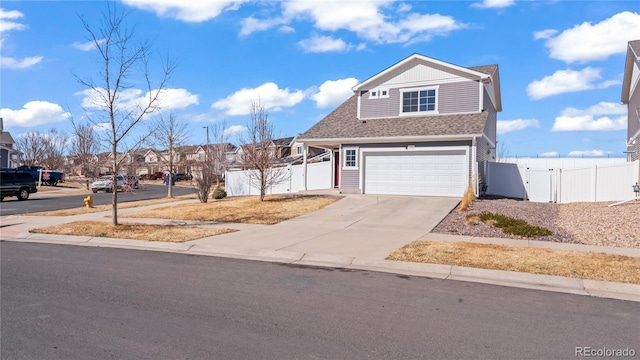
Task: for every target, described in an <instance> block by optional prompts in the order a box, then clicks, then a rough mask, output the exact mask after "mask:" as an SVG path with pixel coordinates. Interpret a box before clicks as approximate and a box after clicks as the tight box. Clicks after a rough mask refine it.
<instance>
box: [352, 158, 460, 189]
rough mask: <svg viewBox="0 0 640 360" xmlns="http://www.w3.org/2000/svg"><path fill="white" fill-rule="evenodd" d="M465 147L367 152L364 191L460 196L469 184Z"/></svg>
mask: <svg viewBox="0 0 640 360" xmlns="http://www.w3.org/2000/svg"><path fill="white" fill-rule="evenodd" d="M468 164H469V163H468V161H467V156H466V154H465V152H464V151H462V150H460V151H429V152H417V153H416V152H411V153H394V152H392V153H365V156H364V192H365V194H389V195H423V196H453V197H461V196H462V194H463V193H464V191H465V189H466V188H467V186H468V182H469V176H468V166H469V165H468Z"/></svg>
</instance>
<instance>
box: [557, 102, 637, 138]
mask: <svg viewBox="0 0 640 360" xmlns="http://www.w3.org/2000/svg"><path fill="white" fill-rule="evenodd" d="M626 113H627V110H626V107H625V106H623V105H620V104H617V103H610V102H601V103H598V104H596V105H593V106H590V107H589V108H587V109H583V110H581V109H576V108H571V107H569V108H566V109H564V110H562V112H561V113H560V116H558V117H556V119H555V122H554V123H553V127H552V128H551V131H614V130H624V129H626V128H627V115H626Z"/></svg>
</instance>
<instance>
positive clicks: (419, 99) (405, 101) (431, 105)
mask: <svg viewBox="0 0 640 360" xmlns="http://www.w3.org/2000/svg"><path fill="white" fill-rule="evenodd" d="M437 98H438V89H437V88H425V89H418V90H412V91H407V90H404V91H402V107H401V114H411V113H430V112H431V113H437V112H438V106H437Z"/></svg>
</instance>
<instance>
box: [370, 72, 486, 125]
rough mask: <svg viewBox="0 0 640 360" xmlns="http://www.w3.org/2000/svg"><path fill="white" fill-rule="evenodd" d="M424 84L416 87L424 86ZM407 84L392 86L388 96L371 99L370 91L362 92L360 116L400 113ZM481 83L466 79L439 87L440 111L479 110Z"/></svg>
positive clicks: (383, 116)
mask: <svg viewBox="0 0 640 360" xmlns="http://www.w3.org/2000/svg"><path fill="white" fill-rule="evenodd" d="M423 87H424V86H420V87H416V88H423ZM401 88H403V89H407V88H408V87H407V86H402V87H396V88H390V89H389V97H388V98H379V99H370V98H369V92H363V93H361V94H360V118H361V119H374V118H389V117H396V116H399V114H400V104H401V101H402V99H401V98H400V89H401ZM478 89H479V85H478V82H477V81H472V80H466V81H461V82H455V83H445V84H441V85H439V87H438V99H437V102H438V113H439V114H455V113H468V112H477V111H478V109H479V107H480V104H479V101H480V100H479V94H478Z"/></svg>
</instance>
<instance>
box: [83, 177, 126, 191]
mask: <svg viewBox="0 0 640 360" xmlns="http://www.w3.org/2000/svg"><path fill="white" fill-rule="evenodd" d="M112 184H113V175H104V176H102V177H100V179H98V180H96V181H94V182H93V184H91V186H90V188H91V191H93V193H94V194H95V193H97V192H98V191H104V192H111V191H112V190H113V185H112ZM125 184H126V181H125V179H124V176H122V175H118V176H116V185H117V188H118V189H122V187H123V186H124V185H125Z"/></svg>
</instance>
